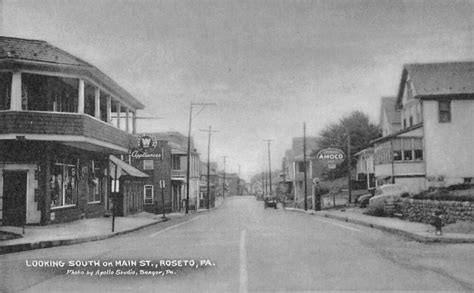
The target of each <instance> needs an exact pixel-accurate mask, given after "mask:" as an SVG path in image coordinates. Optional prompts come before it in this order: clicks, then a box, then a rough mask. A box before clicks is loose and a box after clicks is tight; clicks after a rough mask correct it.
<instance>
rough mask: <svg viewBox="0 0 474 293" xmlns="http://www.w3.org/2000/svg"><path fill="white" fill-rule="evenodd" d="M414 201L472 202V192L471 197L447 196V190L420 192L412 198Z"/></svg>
mask: <svg viewBox="0 0 474 293" xmlns="http://www.w3.org/2000/svg"><path fill="white" fill-rule="evenodd" d="M413 198H414V199H422V200H439V201H471V202H474V192H473V194H471V195H454V194H449V192H447V190H445V189H441V190H437V191H434V192H421V193H418V194H415V195H414V196H413Z"/></svg>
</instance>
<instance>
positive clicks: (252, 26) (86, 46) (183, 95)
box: [0, 0, 474, 178]
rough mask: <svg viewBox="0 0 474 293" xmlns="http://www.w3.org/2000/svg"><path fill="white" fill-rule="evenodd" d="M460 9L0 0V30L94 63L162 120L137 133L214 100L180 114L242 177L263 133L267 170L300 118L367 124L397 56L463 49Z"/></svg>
mask: <svg viewBox="0 0 474 293" xmlns="http://www.w3.org/2000/svg"><path fill="white" fill-rule="evenodd" d="M1 1H2V0H0V2H1ZM473 15H474V0H472V1H448V0H443V1H432V0H430V1H396V0H390V1H380V0H376V1H375V0H374V1H335V0H331V1H329V0H327V1H309V0H288V1H278V0H261V1H259V0H255V1H241V0H239V1H237V0H236V1H223V0H213V1H211V0H201V1H183V0H179V1H174V0H173V1H172V0H169V1H168V0H166V1H160V0H148V1H144V0H133V1H132V0H128V1H120V0H110V1H109V0H86V1H84V0H70V1H59V0H56V1H48V0H42V1H38V0H19V1H13V0H3V26H2V30H3V35H7V36H13V37H20V38H32V39H41V40H46V41H48V42H50V43H52V44H53V45H55V46H57V47H59V48H61V49H64V50H66V51H68V52H70V53H72V54H74V55H76V56H78V57H80V58H82V59H85V60H86V61H88V62H90V63H92V64H93V65H95V66H97V67H98V68H99V69H101V70H102V71H104V72H105V73H106V74H108V75H109V76H110V77H112V78H113V79H114V80H115V81H117V82H118V83H119V84H120V85H122V86H123V87H124V88H125V89H126V90H128V91H129V92H130V93H131V94H132V95H134V96H135V97H136V98H137V99H139V100H140V101H142V102H143V104H145V105H146V109H145V110H144V111H142V112H141V113H139V115H141V116H159V117H162V118H163V119H161V120H154V121H148V122H145V121H143V120H141V121H139V122H138V123H139V125H138V130H139V131H141V132H158V131H168V130H175V131H179V132H181V133H183V134H184V135H187V129H188V115H189V105H190V103H191V102H192V101H194V102H215V103H217V106H213V107H207V108H206V109H204V110H203V111H202V112H201V113H200V114H199V115H197V116H196V117H194V118H193V127H192V136H193V137H194V139H195V141H196V143H197V146H198V149H199V151H200V152H201V154H202V155H201V159H202V160H207V134H206V133H205V132H200V131H199V129H207V128H208V126H209V125H211V126H212V127H213V128H214V129H217V130H218V131H219V132H218V133H215V134H214V135H213V137H212V143H211V146H212V150H211V152H212V154H211V159H212V160H214V161H217V162H218V163H219V165H220V168H222V156H224V155H225V156H228V158H227V164H226V166H227V167H226V168H227V170H228V171H233V172H237V170H238V165H239V164H240V165H241V169H242V175H243V176H244V177H245V178H249V176H250V175H252V174H254V173H258V172H262V171H263V170H264V168H266V167H267V166H268V161H267V159H268V156H267V144H266V142H264V141H263V140H264V139H273V141H272V144H271V156H272V169H274V168H281V159H282V157H283V155H284V151H285V150H286V149H288V148H290V146H291V139H292V137H294V136H302V135H303V122H304V121H306V124H307V135H308V136H309V135H312V136H316V135H317V134H318V133H319V131H320V130H321V129H322V128H324V127H325V126H326V125H328V124H330V123H334V122H337V121H338V120H339V119H340V118H341V117H343V116H344V115H347V114H348V113H350V112H351V111H353V110H361V111H363V112H365V113H367V114H368V115H369V117H370V118H371V120H372V121H373V122H374V123H378V119H379V112H380V109H379V107H380V97H382V96H393V95H395V94H396V91H397V86H398V84H399V81H400V76H401V70H402V66H403V64H406V63H414V62H418V63H420V62H444V61H464V60H471V61H472V60H474V47H473V37H474V33H473V29H474V17H473ZM0 19H1V18H0ZM0 25H1V24H0ZM197 110H198V109H197ZM195 112H197V111H195Z"/></svg>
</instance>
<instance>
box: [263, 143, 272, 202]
mask: <svg viewBox="0 0 474 293" xmlns="http://www.w3.org/2000/svg"><path fill="white" fill-rule="evenodd" d="M272 140H273V139H265V140H264V141H266V142H267V144H268V179H269V184H270V196H271V195H272V193H273V192H272V164H271V158H270V142H271V141H272Z"/></svg>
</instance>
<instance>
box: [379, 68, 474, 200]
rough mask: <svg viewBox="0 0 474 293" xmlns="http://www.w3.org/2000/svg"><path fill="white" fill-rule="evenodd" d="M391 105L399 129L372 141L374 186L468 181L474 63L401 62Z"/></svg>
mask: <svg viewBox="0 0 474 293" xmlns="http://www.w3.org/2000/svg"><path fill="white" fill-rule="evenodd" d="M395 107H396V110H400V115H401V117H400V118H401V121H402V125H401V130H399V131H397V132H394V133H391V134H387V135H385V136H383V137H382V138H380V139H377V140H375V141H373V142H374V151H375V157H374V160H375V177H376V182H377V185H381V184H384V183H400V184H404V185H406V186H407V187H408V188H409V190H410V191H411V192H412V193H415V192H419V191H421V190H426V189H428V188H429V187H439V186H449V185H452V184H457V183H470V182H471V180H472V177H474V156H473V155H472V151H471V146H472V144H473V142H474V134H473V133H472V132H471V129H473V128H474V115H473V114H472V113H474V62H458V63H436V64H410V65H405V66H404V69H403V72H402V77H401V81H400V87H399V91H398V95H397V101H396V106H395ZM382 129H384V126H383V125H382Z"/></svg>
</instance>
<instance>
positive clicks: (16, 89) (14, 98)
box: [10, 72, 22, 111]
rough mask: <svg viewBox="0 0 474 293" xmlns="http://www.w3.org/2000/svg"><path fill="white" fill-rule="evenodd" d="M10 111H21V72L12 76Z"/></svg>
mask: <svg viewBox="0 0 474 293" xmlns="http://www.w3.org/2000/svg"><path fill="white" fill-rule="evenodd" d="M10 110H13V111H21V110H22V109H21V72H14V73H13V74H12V88H11V100H10Z"/></svg>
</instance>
